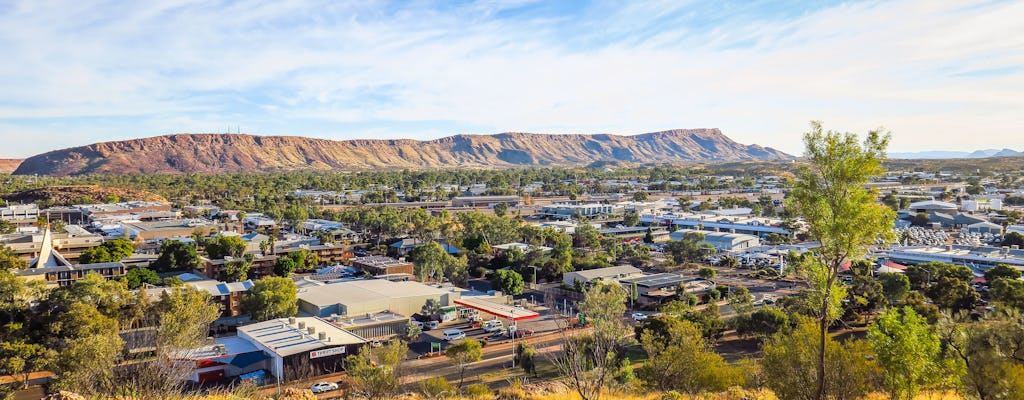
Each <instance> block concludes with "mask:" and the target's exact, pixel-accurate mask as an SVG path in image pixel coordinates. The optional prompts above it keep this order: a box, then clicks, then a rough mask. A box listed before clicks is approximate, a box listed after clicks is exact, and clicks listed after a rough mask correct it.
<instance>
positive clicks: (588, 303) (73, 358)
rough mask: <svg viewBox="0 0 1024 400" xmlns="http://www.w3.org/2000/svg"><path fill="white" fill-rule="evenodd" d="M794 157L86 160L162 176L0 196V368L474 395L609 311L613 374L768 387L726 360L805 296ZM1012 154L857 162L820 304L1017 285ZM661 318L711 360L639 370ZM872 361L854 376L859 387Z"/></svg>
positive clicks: (537, 364)
mask: <svg viewBox="0 0 1024 400" xmlns="http://www.w3.org/2000/svg"><path fill="white" fill-rule="evenodd" d="M715 168H718V169H721V170H722V171H725V172H728V174H725V173H718V174H715V173H713V172H714V171H710V170H711V169H715ZM788 168H789V166H788V165H786V163H764V164H763V165H761V168H758V169H760V171H756V172H742V171H739V170H737V169H736V168H735V167H733V166H729V165H721V166H718V167H714V166H712V167H710V168H708V169H704V168H700V169H692V168H686V167H670V166H664V167H642V168H631V167H622V168H616V167H604V168H600V167H597V168H590V169H582V170H566V169H557V168H551V169H543V168H537V169H523V170H511V171H473V172H469V173H465V172H462V173H446V172H444V171H424V172H408V171H402V172H379V173H327V174H312V173H283V174H279V175H250V176H231V175H225V176H209V177H183V176H164V177H160V176H156V177H153V178H152V181H151V182H148V183H147V182H143V183H134V184H133V183H129V184H127V185H125V184H123V183H121V182H122V181H124V180H123V179H120V178H114V177H106V178H102V177H101V178H98V179H99V182H92V183H93V184H95V185H96V186H90V188H91V189H92V190H98V191H100V192H102V189H103V188H104V187H106V186H107V185H110V186H113V185H123V186H128V187H132V188H133V189H138V190H140V191H141V190H151V191H152V192H154V193H156V194H163V195H165V196H166V199H167V200H164V201H152V200H134V199H119V198H114V197H117V196H113V195H107V196H106V197H107V200H111V201H110V202H97V201H95V200H96V199H93V198H87V197H80V198H73V199H70V198H67V199H65V201H63V202H60V203H59V204H58V202H56V201H54V200H53V199H51V198H46V199H43V198H36V199H35V201H33V202H25V201H23V202H17V201H16V200H11V201H7V203H6V204H5V205H4V206H3V207H0V228H2V232H3V235H2V236H0V242H2V244H3V247H2V253H0V254H2V258H0V267H2V268H0V269H2V273H3V274H4V275H3V281H2V282H3V283H4V284H3V285H2V286H0V288H2V290H3V293H2V294H3V296H2V297H0V299H2V301H3V308H4V310H6V313H5V315H4V317H3V322H4V325H3V328H2V329H3V330H4V332H5V333H4V336H3V337H4V338H10V339H5V342H4V343H3V345H4V346H5V347H0V354H4V357H5V359H8V360H15V359H16V360H18V361H17V362H14V363H11V362H8V363H5V364H4V365H2V366H0V372H2V373H4V374H6V375H7V377H6V378H5V379H6V382H5V384H6V385H7V386H8V387H10V388H11V390H13V391H12V393H16V394H14V395H15V396H20V397H15V398H39V397H43V396H45V395H46V394H47V392H55V391H58V390H74V391H78V392H84V393H95V394H101V393H109V390H111V388H112V387H113V386H112V385H116V384H117V383H116V382H126V381H127V382H132V383H131V385H133V387H134V388H135V389H134V390H136V391H138V392H139V393H143V394H144V393H150V392H146V391H147V390H149V391H155V390H177V391H182V392H190V393H191V392H196V393H202V392H216V391H223V390H234V389H237V388H239V387H243V386H244V387H251V389H248V390H252V391H256V392H262V393H267V394H275V393H276V394H280V393H281V391H282V390H283V389H282V388H285V389H287V388H301V389H310V390H312V391H313V392H314V393H317V394H318V396H320V398H332V397H341V396H353V395H354V396H362V397H365V398H385V397H390V396H393V395H396V394H399V393H401V392H422V393H424V395H425V396H427V397H436V396H442V397H444V396H446V394H445V393H448V394H447V395H453V394H459V393H461V395H463V396H466V397H474V396H487V394H488V393H492V391H494V390H506V391H508V390H515V388H516V387H520V388H521V387H522V384H523V383H524V382H526V381H527V380H528V379H529V378H530V377H545V376H546V377H555V376H566V375H569V376H570V377H571V374H572V372H573V371H574V370H573V368H571V365H566V364H571V362H569V361H572V360H571V358H570V359H568V360H567V359H561V358H559V357H567V356H564V354H568V353H571V351H570V347H562V349H561V350H558V346H559V345H560V344H561V346H568V343H571V340H570V341H568V342H567V340H569V339H567V338H571V337H573V335H575V334H579V333H580V332H587V331H591V330H601V329H604V328H603V327H602V325H604V324H608V323H611V322H609V321H601V318H609V316H608V315H607V313H608V312H609V311H611V312H612V313H613V315H611V316H610V318H611V319H612V320H614V321H613V322H614V323H615V324H621V325H622V327H621V328H622V329H625V330H623V331H622V332H623V333H626V332H628V333H629V335H628V336H627V337H629V339H623V340H625V341H624V342H622V346H624V347H623V349H624V350H623V353H621V357H624V358H623V359H622V360H621V361H617V362H618V363H620V364H621V365H618V366H615V367H614V368H610V369H609V371H608V372H607V374H608V376H607V377H602V378H601V379H609V380H610V381H609V382H615V383H614V384H612V383H608V384H612V385H613V386H616V387H621V388H624V387H629V385H635V384H637V383H636V382H634V381H637V380H642V381H644V382H645V383H648V384H651V385H652V386H653V387H656V388H662V389H665V390H669V389H671V390H678V391H680V392H686V393H699V392H700V391H706V390H712V391H714V390H725V389H727V388H729V387H733V386H739V387H748V388H756V387H761V386H765V385H766V386H767V387H770V388H772V389H774V390H775V391H776V392H777V393H778V392H780V389H778V388H776V385H775V384H773V382H770V381H767V379H768V378H769V377H770V376H771V375H772V373H771V371H767V370H765V371H762V372H759V373H758V375H760V376H761V378H757V379H761V381H760V382H762V383H757V382H756V381H751V379H754V378H750V377H743V376H744V375H746V374H749V373H750V372H749V371H747V370H744V368H748V367H745V366H744V365H745V364H742V360H745V359H748V358H761V357H765V358H769V359H770V351H771V346H773V345H777V344H774V342H773V340H777V339H773V337H774V335H776V334H777V333H778V332H787V331H789V330H792V329H802V328H801V327H803V325H804V323H805V322H801V321H804V319H806V318H808V316H813V315H814V312H812V311H808V310H813V308H810V309H808V307H813V303H809V302H813V298H814V297H813V296H814V295H813V292H812V291H811V289H812V288H813V284H814V283H813V281H809V280H808V278H807V276H808V268H810V267H809V266H808V259H809V258H812V257H813V254H815V253H816V252H817V251H820V249H819V247H820V246H822V243H821V242H820V241H814V240H813V238H814V237H815V236H814V233H813V232H811V231H810V227H809V225H808V223H807V221H805V219H804V218H803V217H802V216H801V215H800V214H798V213H797V212H795V211H794V210H792V209H791V207H790V204H791V202H793V201H794V200H793V198H792V194H793V192H794V188H795V186H794V185H796V184H797V182H798V181H797V179H798V178H797V177H796V176H795V175H794V174H793V173H792V172H789V171H787V169H788ZM755 170H756V169H755ZM1021 178H1022V175H1021V174H1020V171H1012V170H1005V171H980V170H975V171H974V172H970V171H964V170H956V171H953V170H935V171H925V172H923V171H905V172H901V171H899V170H890V171H888V172H886V173H885V174H882V175H879V176H877V177H875V179H873V180H872V181H870V182H868V183H867V184H865V185H864V186H863V188H862V189H870V190H871V191H870V192H866V193H873V194H874V195H875V198H874V199H873V200H872V201H873V202H875V203H877V204H878V205H879V206H882V207H883V208H884V209H887V210H890V212H891V215H892V216H893V217H894V218H893V220H892V221H890V223H891V226H892V228H891V229H892V233H891V235H890V236H891V237H892V240H888V241H886V240H881V239H879V240H878V241H874V240H873V244H872V245H871V246H870V248H869V249H868V250H869V251H868V252H866V253H865V254H864V256H863V257H860V258H858V259H853V260H844V264H843V265H842V266H841V268H840V270H839V273H838V275H837V278H838V279H840V280H841V282H842V285H841V287H842V288H843V289H842V291H843V292H844V294H843V296H844V297H843V298H842V299H841V300H842V301H841V306H840V307H839V308H840V309H839V310H838V311H837V312H838V314H839V316H838V318H837V320H838V321H841V323H837V324H834V325H831V328H830V329H831V330H832V331H834V332H835V333H836V334H839V335H853V336H856V337H863V335H864V334H865V332H866V331H867V330H868V326H869V325H870V324H871V323H872V322H871V321H872V320H873V319H878V318H885V316H883V315H881V314H880V313H881V312H882V311H884V309H886V308H887V307H893V306H897V305H904V306H906V307H909V308H910V309H912V310H914V311H916V314H917V315H920V316H921V318H924V320H925V321H926V325H934V324H937V323H940V319H942V320H945V319H946V318H947V317H944V315H945V316H949V315H959V314H964V315H971V316H972V318H975V319H978V318H988V317H989V316H990V315H992V316H994V315H996V313H997V311H998V309H1002V308H1003V307H1009V308H1017V307H1021V306H1022V305H1024V281H1022V280H1021V271H1022V270H1024V250H1022V249H1021V246H1022V245H1024V225H1018V224H1019V223H1020V222H1021V221H1020V215H1021V214H1020V212H1021V210H1022V206H1024V186H1022V181H1021ZM5 179H8V182H7V183H8V184H9V185H7V186H8V187H10V188H11V190H12V191H14V190H16V191H14V192H12V193H7V194H6V197H7V198H9V199H23V200H25V199H29V200H31V199H32V197H31V196H32V195H39V193H36V192H38V191H39V190H40V188H49V189H50V190H57V191H60V190H62V188H65V189H66V190H68V191H72V190H79V189H81V185H80V184H81V183H84V182H78V180H79V179H78V178H38V177H20V176H11V177H7V178H5ZM90 179H92V180H94V181H95V180H96V179H97V178H90ZM136 179H138V178H136ZM168 180H171V181H173V182H170V181H168ZM232 180H235V181H238V182H239V183H238V184H236V185H233V186H231V187H227V186H226V185H224V184H223V183H224V182H228V181H232ZM263 181H273V182H274V183H264V182H263ZM115 182H116V183H115ZM379 182H396V183H397V184H392V185H389V184H384V183H379ZM303 183H304V184H303ZM290 184H296V185H300V186H299V187H293V188H288V186H289V185H290ZM75 185H79V186H75ZM26 196H28V197H26ZM244 205H248V207H243V206H244ZM609 288H615V289H609ZM608 290H612V292H613V293H612V294H608ZM592 297H593V298H592ZM604 297H607V298H604ZM602 301H603V302H605V303H600V302H602ZM609 301H610V302H611V303H608V302H609ZM594 303H598V304H601V307H600V309H595V308H594ZM997 308H998V309H997ZM602 313H603V314H604V315H603V316H602ZM588 314H596V315H588ZM885 315H888V313H886V314H885ZM1011 315H1012V314H1011ZM595 319H596V320H595ZM671 321H677V322H678V321H686V322H687V324H686V326H689V327H693V328H692V329H696V337H693V338H689V339H687V340H692V341H695V342H694V343H696V344H694V345H695V346H697V348H702V349H703V350H695V351H698V352H701V351H703V352H708V353H709V354H713V355H714V357H717V360H718V361H717V362H716V361H713V360H714V358H713V359H712V361H704V362H705V363H708V364H706V365H703V366H702V368H707V369H708V370H713V371H716V372H715V374H716V376H706V377H704V378H700V377H691V378H687V379H686V380H680V381H674V379H676V378H670V377H658V376H657V375H658V374H656V373H654V372H650V371H646V370H644V368H651V367H657V366H658V365H661V364H659V363H667V364H664V365H661V367H659V368H673V367H672V364H671V362H672V360H661V359H660V358H663V357H664V355H660V354H661V353H664V352H667V351H670V350H671V349H672V347H671V346H672V345H673V344H674V343H678V341H679V340H682V339H679V338H674V339H671V340H669V341H667V342H665V341H664V340H665V339H667V338H670V337H672V336H671V335H678V334H680V333H679V332H677V331H674V330H673V329H677V328H672V323H671ZM595 324H596V325H595ZM678 329H683V328H678ZM1015 329H1018V330H1019V329H1020V326H1019V325H1018V326H1017V328H1015ZM634 332H635V335H633V333H634ZM652 335H653V336H652ZM658 335H661V336H658ZM666 335H668V336H666ZM658 338H661V339H658ZM979 340H980V339H979ZM666 346H669V347H668V348H666ZM676 351H678V350H676ZM849 351H854V350H853V349H850V350H849ZM559 354H563V355H562V356H560V355H559ZM665 354H670V353H665ZM629 360H632V361H634V362H638V363H641V365H644V366H643V367H640V368H637V369H636V374H637V375H638V376H639V377H640V378H636V377H633V378H629V377H626V378H624V377H622V376H620V374H623V373H626V372H622V371H630V372H628V373H629V374H633V373H634V372H633V369H631V367H628V364H629ZM677 362H679V361H677ZM766 362H767V361H766ZM622 363H625V364H622ZM737 363H740V364H737ZM374 365H388V366H389V368H392V369H391V370H390V372H389V373H388V374H390V375H389V376H386V377H380V376H377V375H379V374H381V372H380V370H379V369H375V368H373V367H372V366H374ZM622 365H627V367H623V366H622ZM852 367H857V365H853V366H852ZM596 368H597V366H595V365H590V366H589V367H588V368H587V369H588V370H590V369H596ZM399 371H401V373H399ZM643 371H646V372H643ZM588 373H590V372H588ZM676 373H682V372H679V371H676ZM968 375H970V374H968ZM140 377H144V379H145V380H143V379H141V378H140ZM385 378H387V379H385ZM869 378H870V377H867V376H866V377H863V378H861V379H862V381H859V382H860V383H859V384H860V386H857V387H851V388H850V390H853V391H854V393H858V391H860V392H864V391H869V390H870V388H871V387H872V386H871V385H872V384H871V383H870V382H869ZM380 379H384V381H383V383H382V381H380ZM588 379H594V377H593V376H591V375H588ZM965 379H966V378H965ZM972 379H975V378H972ZM993 379H994V378H993ZM510 382H511V383H510ZM685 382H689V383H685ZM967 382H973V381H967ZM122 384H123V383H122ZM855 384H857V383H856V382H855V383H851V385H855ZM971 384H972V383H967V384H966V385H971ZM973 384H978V383H973ZM985 384H986V385H989V384H991V383H989V382H986V383H985ZM240 385H241V386H240ZM598 385H606V383H598ZM943 385H948V386H943ZM957 385H958V384H954V383H952V382H947V383H945V384H935V385H934V387H935V388H938V389H940V390H942V389H951V388H955V387H958V386H957ZM601 389H602V388H600V387H599V388H598V390H601ZM520 390H521V389H520ZM578 390H581V391H582V390H583V389H578ZM581 395H582V394H581Z"/></svg>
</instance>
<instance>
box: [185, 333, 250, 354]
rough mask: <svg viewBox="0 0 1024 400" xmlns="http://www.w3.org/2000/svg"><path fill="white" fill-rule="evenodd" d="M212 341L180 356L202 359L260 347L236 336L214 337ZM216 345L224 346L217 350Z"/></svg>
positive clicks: (247, 351)
mask: <svg viewBox="0 0 1024 400" xmlns="http://www.w3.org/2000/svg"><path fill="white" fill-rule="evenodd" d="M213 343H214V344H211V345H206V346H202V347H199V348H195V349H192V350H189V351H187V352H185V354H182V355H181V356H180V357H181V358H183V359H189V360H202V359H209V358H219V357H227V356H234V355H238V354H244V353H251V352H258V351H260V349H259V348H257V347H256V346H255V345H253V344H252V343H251V342H249V341H248V340H245V339H242V338H240V337H238V336H224V337H219V338H216V339H214V342H213ZM218 345H220V346H224V351H223V352H221V351H220V350H218V348H217V347H218Z"/></svg>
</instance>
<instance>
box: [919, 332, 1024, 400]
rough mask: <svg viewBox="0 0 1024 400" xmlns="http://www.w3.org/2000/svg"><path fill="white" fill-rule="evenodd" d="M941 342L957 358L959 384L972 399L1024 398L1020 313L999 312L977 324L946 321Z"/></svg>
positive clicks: (1022, 335) (1023, 337)
mask: <svg viewBox="0 0 1024 400" xmlns="http://www.w3.org/2000/svg"><path fill="white" fill-rule="evenodd" d="M939 331H940V337H941V338H942V343H943V344H944V345H945V346H948V347H949V348H950V349H951V351H950V352H949V353H948V354H950V355H951V356H953V357H955V361H956V364H957V366H958V367H962V368H961V369H960V370H959V372H962V373H958V374H954V375H953V376H958V377H960V383H961V385H962V386H963V389H964V390H965V392H966V394H967V395H968V396H969V397H970V398H978V399H999V400H1002V399H1007V400H1009V399H1020V398H1024V387H1021V385H1020V383H1021V382H1022V379H1024V374H1022V373H1024V361H1022V357H1021V352H1022V349H1021V343H1024V317H1022V315H1021V314H1020V313H1018V312H1008V313H998V314H996V315H995V316H993V317H990V318H984V319H981V320H979V321H976V322H956V321H951V320H943V321H942V323H940V329H939Z"/></svg>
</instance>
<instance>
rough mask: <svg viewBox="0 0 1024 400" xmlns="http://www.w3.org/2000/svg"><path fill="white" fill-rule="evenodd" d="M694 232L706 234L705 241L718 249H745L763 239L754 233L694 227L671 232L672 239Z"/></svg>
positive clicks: (758, 243)
mask: <svg viewBox="0 0 1024 400" xmlns="http://www.w3.org/2000/svg"><path fill="white" fill-rule="evenodd" d="M690 232H694V233H700V234H702V235H704V243H707V244H709V245H711V247H714V248H715V250H718V251H734V250H744V249H747V248H750V247H757V246H760V245H761V240H760V239H758V238H757V236H754V235H745V234H742V233H730V232H711V231H696V230H692V229H680V230H677V231H675V232H672V233H670V234H669V238H670V239H671V240H682V239H683V237H685V236H686V234H687V233H690Z"/></svg>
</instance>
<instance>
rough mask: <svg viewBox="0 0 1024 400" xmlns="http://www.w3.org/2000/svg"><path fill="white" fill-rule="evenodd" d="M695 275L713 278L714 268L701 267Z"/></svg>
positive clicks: (708, 278)
mask: <svg viewBox="0 0 1024 400" xmlns="http://www.w3.org/2000/svg"><path fill="white" fill-rule="evenodd" d="M697 275H699V276H700V277H701V278H704V279H707V280H711V279H715V270H714V268H709V267H702V268H701V269H700V271H697Z"/></svg>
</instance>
